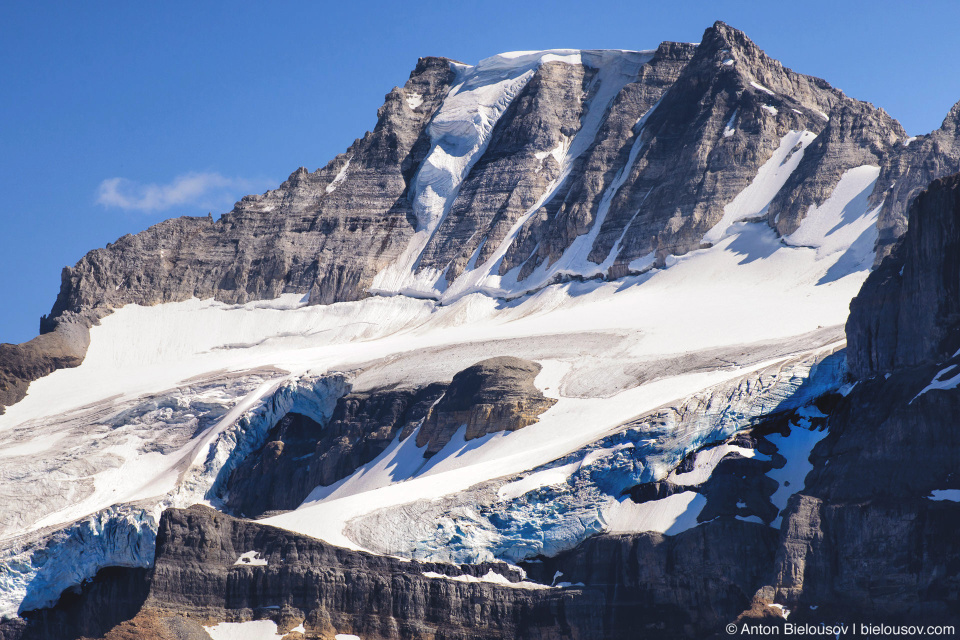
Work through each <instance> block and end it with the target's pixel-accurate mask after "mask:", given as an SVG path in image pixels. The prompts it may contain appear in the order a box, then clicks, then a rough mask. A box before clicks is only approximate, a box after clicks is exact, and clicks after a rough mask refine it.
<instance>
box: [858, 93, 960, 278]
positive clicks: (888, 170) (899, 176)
mask: <svg viewBox="0 0 960 640" xmlns="http://www.w3.org/2000/svg"><path fill="white" fill-rule="evenodd" d="M958 171H960V102H958V103H957V104H955V105H953V108H952V109H950V112H949V113H948V114H947V117H946V118H944V120H943V124H942V125H941V126H940V128H939V129H937V130H936V131H932V132H930V133H928V134H926V135H923V136H917V137H916V138H913V139H911V140H908V141H904V142H903V146H898V147H897V148H896V149H895V150H894V152H893V153H890V154H889V155H887V157H886V158H884V162H883V165H882V170H881V172H880V177H879V178H878V179H877V189H876V191H875V192H874V195H873V197H874V200H876V201H877V202H879V201H880V199H883V209H881V211H880V219H879V220H878V221H877V227H878V228H879V229H880V238H879V240H878V243H877V245H878V246H877V262H876V265H877V266H879V265H880V261H881V260H883V258H884V257H885V256H886V255H887V254H889V253H890V251H892V250H893V247H894V245H895V244H896V242H897V240H898V239H899V238H900V237H901V236H902V235H903V234H904V232H905V231H906V229H907V217H908V208H909V206H910V203H911V202H913V199H914V198H915V197H916V196H917V195H918V194H919V193H920V192H921V191H923V190H924V189H926V188H927V186H928V185H929V184H930V183H931V182H933V181H934V180H936V179H937V178H943V177H945V176H949V175H951V174H954V173H956V172H958Z"/></svg>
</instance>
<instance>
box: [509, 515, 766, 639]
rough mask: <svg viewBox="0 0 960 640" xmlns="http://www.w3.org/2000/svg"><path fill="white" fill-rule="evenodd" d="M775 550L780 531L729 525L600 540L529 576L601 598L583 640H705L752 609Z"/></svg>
mask: <svg viewBox="0 0 960 640" xmlns="http://www.w3.org/2000/svg"><path fill="white" fill-rule="evenodd" d="M776 546H777V532H776V531H775V530H773V529H771V528H769V527H766V526H764V525H760V524H756V523H751V522H742V521H739V520H734V519H731V518H724V519H719V520H716V521H715V522H711V523H708V524H705V525H701V526H699V527H696V528H694V529H690V530H688V531H685V532H683V533H681V534H678V535H676V536H664V535H662V534H659V533H642V534H637V535H605V536H599V537H596V538H591V539H590V540H588V541H586V542H584V543H583V544H582V545H580V546H579V547H578V548H577V549H575V550H573V551H570V552H567V553H564V554H561V555H560V556H557V557H555V558H545V559H543V561H542V563H537V564H530V565H524V568H525V569H526V570H527V571H528V573H529V574H530V576H531V578H533V579H539V580H542V581H544V582H547V583H550V582H551V581H558V582H559V581H563V582H567V583H572V584H578V583H582V584H584V585H587V586H586V588H585V589H584V591H585V592H587V593H589V591H590V590H591V589H590V587H593V586H596V587H599V588H601V589H602V590H603V593H604V598H603V604H604V608H603V610H602V611H598V612H597V614H598V616H599V617H600V619H601V620H602V624H601V625H600V626H598V628H597V631H599V633H597V632H596V631H595V632H593V633H591V631H589V630H588V631H586V633H585V634H584V636H582V637H596V638H630V637H633V638H636V637H644V638H678V637H694V638H703V637H708V634H709V633H710V632H714V631H717V632H718V631H719V627H720V625H721V624H722V623H723V622H725V621H726V620H729V619H731V618H732V617H733V616H734V615H736V614H732V613H731V612H734V611H740V610H742V609H743V608H745V607H746V606H747V604H748V603H749V602H750V598H751V596H752V595H753V594H752V591H753V590H755V589H756V587H757V585H759V584H761V583H762V580H763V577H764V574H765V573H766V572H767V571H768V567H769V563H770V562H772V560H773V557H774V554H775V553H776ZM557 572H559V573H561V574H562V575H561V576H559V577H556V575H557ZM691 603H696V604H693V605H692V604H691ZM601 630H602V631H601Z"/></svg>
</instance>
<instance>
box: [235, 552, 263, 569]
mask: <svg viewBox="0 0 960 640" xmlns="http://www.w3.org/2000/svg"><path fill="white" fill-rule="evenodd" d="M233 564H234V565H241V566H247V567H265V566H267V559H266V558H261V557H260V552H259V551H247V552H246V553H242V554H240V557H239V558H237V561H236V562H234V563H233Z"/></svg>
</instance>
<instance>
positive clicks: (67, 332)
mask: <svg viewBox="0 0 960 640" xmlns="http://www.w3.org/2000/svg"><path fill="white" fill-rule="evenodd" d="M89 344H90V334H89V332H88V331H87V328H86V326H85V325H83V324H79V323H74V322H70V323H67V322H64V323H61V324H60V325H59V326H58V327H57V329H56V330H55V331H52V332H50V333H44V334H42V335H39V336H37V337H36V338H34V339H33V340H31V341H29V342H24V343H23V344H0V413H3V407H4V406H10V405H12V404H14V403H15V402H19V401H20V400H22V399H23V397H24V396H25V395H26V394H27V387H28V386H29V384H30V383H31V382H32V381H34V380H37V379H38V378H42V377H43V376H45V375H47V374H49V373H52V372H54V371H56V370H57V369H64V368H67V367H76V366H78V365H79V364H80V363H81V362H83V356H84V355H85V354H86V352H87V346H88V345H89Z"/></svg>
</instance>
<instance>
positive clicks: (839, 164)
mask: <svg viewBox="0 0 960 640" xmlns="http://www.w3.org/2000/svg"><path fill="white" fill-rule="evenodd" d="M905 138H906V133H905V132H904V130H903V127H901V126H900V123H899V122H897V121H896V120H894V119H893V118H891V117H890V116H888V115H887V114H886V112H885V111H884V110H883V109H874V108H873V106H872V105H870V104H867V103H864V102H856V101H854V100H851V99H849V98H846V97H845V98H844V99H843V100H842V101H841V102H839V104H837V106H836V107H835V108H834V109H833V111H831V112H830V120H829V122H827V126H826V128H825V129H824V130H823V131H822V132H821V133H820V135H819V136H817V139H816V140H814V141H813V142H812V143H811V144H810V146H809V147H808V148H807V150H806V152H805V153H804V156H803V158H802V159H801V160H800V164H799V165H798V166H797V170H796V171H794V172H793V174H791V175H790V177H789V178H788V179H787V182H786V184H785V185H784V187H783V188H782V189H781V190H780V192H779V193H777V196H776V197H775V198H774V199H773V202H771V204H770V211H769V213H768V219H769V222H770V225H771V226H773V227H774V228H776V230H777V231H778V232H779V233H780V234H781V235H784V236H786V235H789V234H791V233H793V232H794V231H796V230H797V228H798V227H799V226H800V223H801V222H802V220H803V218H804V217H805V216H806V214H807V211H808V210H809V209H810V207H811V206H819V205H821V204H823V202H824V201H825V200H826V199H827V198H828V197H830V194H831V193H832V192H833V189H834V187H836V186H837V183H838V182H839V181H840V178H841V177H842V176H843V174H844V172H845V171H847V170H848V169H851V168H854V167H859V166H863V165H871V166H880V165H881V164H882V163H883V161H884V160H885V159H886V158H887V157H889V156H890V154H891V153H894V152H895V150H896V149H897V148H898V144H900V143H901V142H902V141H903V140H904V139H905Z"/></svg>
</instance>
